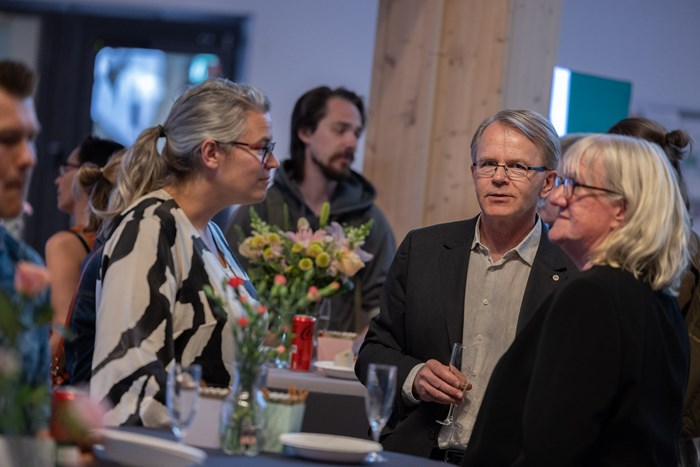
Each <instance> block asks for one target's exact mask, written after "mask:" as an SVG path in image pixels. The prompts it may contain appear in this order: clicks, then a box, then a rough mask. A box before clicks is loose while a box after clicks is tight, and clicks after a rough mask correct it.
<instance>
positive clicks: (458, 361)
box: [435, 344, 467, 426]
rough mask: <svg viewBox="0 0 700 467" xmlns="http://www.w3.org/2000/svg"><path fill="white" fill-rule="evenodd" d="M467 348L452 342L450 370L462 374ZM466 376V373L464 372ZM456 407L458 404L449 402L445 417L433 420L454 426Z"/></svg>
mask: <svg viewBox="0 0 700 467" xmlns="http://www.w3.org/2000/svg"><path fill="white" fill-rule="evenodd" d="M466 349H467V348H466V347H465V346H463V345H462V344H454V345H453V346H452V356H451V357H450V371H452V372H454V373H462V374H464V371H465V370H467V369H466V368H464V367H463V366H462V363H463V359H464V357H465V356H466V355H465V354H466V352H465V350H466ZM464 375H465V376H466V374H464ZM457 407H458V404H450V411H449V412H447V417H446V418H445V419H444V420H435V421H436V422H438V423H439V424H440V425H444V426H454V425H455V424H456V421H455V409H456V408H457Z"/></svg>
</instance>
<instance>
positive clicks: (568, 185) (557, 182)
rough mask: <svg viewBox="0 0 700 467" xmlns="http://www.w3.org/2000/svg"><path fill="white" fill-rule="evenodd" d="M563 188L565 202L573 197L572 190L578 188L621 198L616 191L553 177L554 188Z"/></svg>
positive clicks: (565, 178)
mask: <svg viewBox="0 0 700 467" xmlns="http://www.w3.org/2000/svg"><path fill="white" fill-rule="evenodd" d="M560 186H561V187H564V198H566V199H567V200H569V199H571V197H572V196H574V188H576V187H577V186H580V187H581V188H588V189H589V190H597V191H602V192H605V193H610V194H611V195H617V196H622V195H621V194H620V193H618V192H617V191H613V190H609V189H607V188H602V187H599V186H593V185H586V184H585V183H579V182H577V181H576V180H574V179H573V178H568V177H555V178H554V188H558V187H560Z"/></svg>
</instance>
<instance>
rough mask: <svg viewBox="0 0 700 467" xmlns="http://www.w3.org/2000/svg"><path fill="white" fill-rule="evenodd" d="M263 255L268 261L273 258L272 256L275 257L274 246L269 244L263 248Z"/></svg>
mask: <svg viewBox="0 0 700 467" xmlns="http://www.w3.org/2000/svg"><path fill="white" fill-rule="evenodd" d="M262 256H263V259H265V260H266V261H269V260H271V259H272V258H274V257H275V252H274V251H273V250H272V248H270V247H269V246H268V247H267V248H265V249H264V250H263V254H262Z"/></svg>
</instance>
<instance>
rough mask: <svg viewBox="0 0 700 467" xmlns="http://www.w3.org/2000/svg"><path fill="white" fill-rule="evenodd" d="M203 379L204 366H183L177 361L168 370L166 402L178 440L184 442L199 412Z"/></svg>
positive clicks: (171, 424)
mask: <svg viewBox="0 0 700 467" xmlns="http://www.w3.org/2000/svg"><path fill="white" fill-rule="evenodd" d="M201 379H202V367H201V366H200V365H196V364H195V365H191V366H190V367H183V366H182V365H181V364H179V363H175V364H174V365H172V366H171V368H170V370H169V371H168V382H167V385H166V390H165V402H166V406H167V407H168V416H169V417H170V426H171V428H172V430H173V434H174V435H175V438H177V440H178V442H182V439H183V438H184V437H185V433H186V432H187V429H188V428H189V427H190V425H191V424H192V421H193V420H194V415H195V413H197V405H199V383H200V381H201Z"/></svg>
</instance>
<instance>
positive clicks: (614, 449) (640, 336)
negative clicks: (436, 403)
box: [463, 266, 688, 467]
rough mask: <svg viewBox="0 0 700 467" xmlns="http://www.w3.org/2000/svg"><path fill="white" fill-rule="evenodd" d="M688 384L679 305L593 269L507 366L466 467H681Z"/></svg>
mask: <svg viewBox="0 0 700 467" xmlns="http://www.w3.org/2000/svg"><path fill="white" fill-rule="evenodd" d="M687 378H688V336H687V334H686V332H685V327H684V323H683V317H682V316H681V313H680V311H679V309H678V305H677V303H676V301H675V300H674V299H673V297H671V296H669V295H667V294H665V293H662V292H654V291H653V290H652V289H651V287H649V286H648V285H647V284H645V283H644V282H642V281H640V280H637V279H635V278H634V276H633V275H632V274H630V273H628V272H624V271H621V270H620V269H614V268H610V267H607V266H596V267H593V268H592V269H590V270H588V271H585V272H582V273H580V274H577V275H576V277H575V278H572V279H570V280H569V281H568V282H567V283H566V284H565V285H564V287H562V289H561V290H560V291H558V292H557V293H556V294H555V295H554V296H553V297H552V298H551V299H550V300H548V303H545V305H544V306H543V307H542V308H541V309H540V310H538V311H537V313H536V315H535V316H534V317H533V318H532V320H530V322H529V323H528V325H527V326H526V327H525V328H524V329H523V330H522V331H521V332H520V333H519V334H518V336H517V337H516V339H515V341H514V342H513V345H512V346H511V347H510V349H508V351H507V352H506V353H505V354H504V355H503V357H502V358H501V360H500V361H499V362H498V365H496V368H495V369H494V371H493V374H492V375H491V380H490V381H489V385H488V387H487V389H486V394H485V396H484V400H483V402H482V404H481V409H480V411H479V415H478V417H477V420H476V423H475V424H474V431H473V432H472V436H471V439H470V440H469V446H468V447H467V451H466V455H465V458H464V464H463V465H465V466H468V467H477V466H484V467H486V466H488V467H500V466H536V467H548V466H552V467H554V466H557V467H560V466H568V467H574V466H580V467H588V466H630V467H632V466H634V467H644V466H659V467H662V466H675V465H677V462H676V446H677V442H678V438H679V435H680V431H681V409H682V406H683V392H684V390H685V386H686V382H687Z"/></svg>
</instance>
